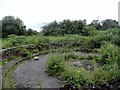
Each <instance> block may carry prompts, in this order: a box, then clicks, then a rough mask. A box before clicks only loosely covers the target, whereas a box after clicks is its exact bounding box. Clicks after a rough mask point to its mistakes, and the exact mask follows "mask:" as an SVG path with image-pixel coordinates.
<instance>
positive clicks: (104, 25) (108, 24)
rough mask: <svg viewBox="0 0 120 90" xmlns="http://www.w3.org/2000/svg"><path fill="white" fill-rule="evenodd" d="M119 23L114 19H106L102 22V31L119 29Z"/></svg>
mask: <svg viewBox="0 0 120 90" xmlns="http://www.w3.org/2000/svg"><path fill="white" fill-rule="evenodd" d="M118 27H119V25H118V22H117V21H116V20H112V19H106V20H104V21H102V29H109V28H118Z"/></svg>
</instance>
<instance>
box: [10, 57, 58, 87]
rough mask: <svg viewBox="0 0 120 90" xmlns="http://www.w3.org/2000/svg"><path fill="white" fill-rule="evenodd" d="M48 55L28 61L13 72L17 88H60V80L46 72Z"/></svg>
mask: <svg viewBox="0 0 120 90" xmlns="http://www.w3.org/2000/svg"><path fill="white" fill-rule="evenodd" d="M47 57H48V55H46V56H39V60H38V61H34V60H32V61H27V62H26V63H23V64H21V65H20V66H18V67H17V69H16V70H15V71H14V72H13V75H12V77H13V79H14V80H15V82H16V87H17V88H59V87H60V84H59V81H58V80H57V79H56V78H55V77H51V76H49V77H48V76H47V74H46V73H45V64H46V59H47Z"/></svg>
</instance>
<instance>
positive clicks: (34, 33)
mask: <svg viewBox="0 0 120 90" xmlns="http://www.w3.org/2000/svg"><path fill="white" fill-rule="evenodd" d="M37 34H38V32H37V31H34V30H32V29H31V28H29V29H28V30H27V35H37Z"/></svg>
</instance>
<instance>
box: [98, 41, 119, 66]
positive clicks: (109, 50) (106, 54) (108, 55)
mask: <svg viewBox="0 0 120 90" xmlns="http://www.w3.org/2000/svg"><path fill="white" fill-rule="evenodd" d="M99 52H100V54H101V55H100V62H102V63H104V64H109V63H115V62H118V61H119V58H120V54H119V53H120V49H119V48H118V47H117V46H116V45H113V44H109V43H106V44H105V45H103V46H102V47H101V48H100V50H99Z"/></svg>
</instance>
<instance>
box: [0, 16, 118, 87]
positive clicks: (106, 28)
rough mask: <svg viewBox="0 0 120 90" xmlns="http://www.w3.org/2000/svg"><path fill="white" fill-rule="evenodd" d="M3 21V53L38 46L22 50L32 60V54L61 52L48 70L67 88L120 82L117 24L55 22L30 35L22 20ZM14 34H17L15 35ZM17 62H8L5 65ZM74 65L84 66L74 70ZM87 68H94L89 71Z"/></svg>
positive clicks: (108, 22)
mask: <svg viewBox="0 0 120 90" xmlns="http://www.w3.org/2000/svg"><path fill="white" fill-rule="evenodd" d="M2 21H4V22H3V26H4V27H3V38H2V39H0V41H2V49H5V48H9V47H14V46H21V45H31V44H33V45H35V47H29V48H28V49H26V48H21V47H20V48H18V50H19V51H20V53H21V55H22V56H23V57H27V56H28V57H31V54H33V53H38V52H40V51H41V52H46V51H48V52H54V50H56V51H57V50H58V52H60V53H56V54H53V53H51V54H50V55H49V58H48V61H47V65H46V68H47V73H48V74H49V75H55V76H57V77H58V78H59V79H60V80H61V82H62V83H63V84H68V83H71V84H73V85H75V86H76V87H77V88H84V87H93V86H95V85H96V84H105V83H107V81H109V80H112V79H116V78H120V71H119V69H120V55H119V53H120V38H119V37H120V27H119V26H118V22H117V21H115V20H111V19H106V20H104V21H102V22H100V21H98V20H94V21H92V22H91V24H89V25H86V20H75V21H71V20H63V21H61V22H57V21H54V22H52V23H49V24H47V25H45V26H43V31H42V32H41V33H39V34H38V33H37V32H34V31H32V30H31V29H29V30H28V31H27V34H26V33H25V32H26V29H25V25H24V24H23V22H22V21H21V20H20V19H19V18H16V19H15V18H14V17H11V16H9V17H4V19H3V20H2ZM7 21H9V22H7ZM10 21H11V22H10ZM5 30H7V32H5ZM9 30H10V31H9ZM12 30H13V31H12ZM16 30H17V31H16ZM14 31H16V32H15V33H12V32H14ZM20 35H22V36H20ZM75 51H81V52H86V53H88V52H89V53H93V52H94V53H95V54H97V55H95V56H90V55H88V56H82V55H81V56H80V55H77V54H75V53H74V52H75ZM48 52H47V53H48ZM14 58H15V57H11V58H10V59H7V60H4V61H3V65H5V64H7V63H6V62H9V61H11V60H13V59H14ZM73 62H78V63H79V64H80V65H82V66H80V65H78V66H79V67H78V66H77V65H76V66H74V65H73ZM87 64H88V66H89V68H91V67H92V68H91V69H86V67H87ZM87 68H88V67H87ZM10 73H11V72H10ZM8 75H9V73H8ZM7 79H8V77H7V78H6V77H5V78H4V81H5V82H7V81H6V80H7ZM5 86H8V85H5Z"/></svg>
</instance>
